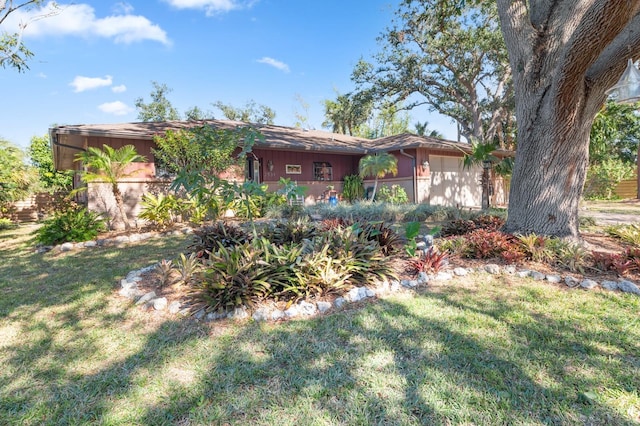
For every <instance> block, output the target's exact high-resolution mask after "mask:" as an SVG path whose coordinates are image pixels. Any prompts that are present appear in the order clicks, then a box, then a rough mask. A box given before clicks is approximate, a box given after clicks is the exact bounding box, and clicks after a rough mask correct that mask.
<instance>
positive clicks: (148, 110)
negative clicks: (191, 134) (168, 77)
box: [135, 81, 180, 121]
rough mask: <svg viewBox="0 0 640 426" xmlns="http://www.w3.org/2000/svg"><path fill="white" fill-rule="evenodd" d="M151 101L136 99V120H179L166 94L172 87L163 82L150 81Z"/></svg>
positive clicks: (176, 111) (178, 115)
mask: <svg viewBox="0 0 640 426" xmlns="http://www.w3.org/2000/svg"><path fill="white" fill-rule="evenodd" d="M151 84H152V85H153V90H152V91H151V94H150V96H151V102H150V103H148V104H147V103H145V102H144V99H143V98H138V99H136V102H135V106H136V109H137V110H138V120H140V121H169V120H180V114H179V113H178V110H177V109H175V108H174V107H173V105H171V102H170V101H169V99H167V94H168V93H170V92H171V90H172V89H170V88H169V87H167V85H166V84H164V83H158V82H157V81H152V82H151Z"/></svg>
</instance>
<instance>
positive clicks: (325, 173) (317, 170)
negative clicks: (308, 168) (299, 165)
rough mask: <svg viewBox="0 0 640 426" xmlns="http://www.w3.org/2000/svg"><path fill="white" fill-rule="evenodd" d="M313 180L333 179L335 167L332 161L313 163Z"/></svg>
mask: <svg viewBox="0 0 640 426" xmlns="http://www.w3.org/2000/svg"><path fill="white" fill-rule="evenodd" d="M313 180H333V167H331V164H330V163H327V162H322V163H313Z"/></svg>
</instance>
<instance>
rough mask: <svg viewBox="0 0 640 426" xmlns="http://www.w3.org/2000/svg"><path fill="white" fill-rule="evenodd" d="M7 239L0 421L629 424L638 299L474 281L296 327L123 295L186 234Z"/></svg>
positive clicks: (638, 339)
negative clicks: (175, 310)
mask: <svg viewBox="0 0 640 426" xmlns="http://www.w3.org/2000/svg"><path fill="white" fill-rule="evenodd" d="M28 232H29V230H28V229H26V228H19V229H17V230H9V231H3V232H0V363H1V365H2V369H0V424H11V425H13V424H20V425H41V424H52V425H57V424H99V425H162V424H167V425H173V424H185V425H186V424H191V425H208V424H233V425H247V424H258V425H260V424H264V425H270V424H278V425H337V424H338V425H339V424H345V425H346V424H349V425H351V424H353V425H368V424H394V425H420V424H436V425H437V424H477V425H485V424H491V425H495V424H505V425H506V424H508V425H525V424H526V425H538V424H540V425H542V424H545V425H546V424H558V425H573V424H575V425H582V424H598V425H599V424H608V425H631V424H638V422H640V390H639V386H640V381H639V380H638V377H640V321H639V315H638V313H639V312H640V298H639V297H637V296H633V295H626V294H620V293H613V292H599V291H595V292H587V291H580V290H573V291H569V290H564V289H562V288H560V287H554V286H551V285H547V284H541V283H539V282H535V281H533V280H519V279H516V278H513V277H494V276H488V275H477V276H472V277H471V278H465V280H464V281H463V280H456V281H453V282H450V283H448V284H446V285H440V286H437V287H434V288H431V289H429V290H426V291H424V292H421V293H419V294H416V295H415V296H408V295H397V296H393V297H389V298H385V299H382V300H378V301H376V302H371V303H367V304H365V305H364V307H362V308H358V309H355V308H354V309H348V310H346V311H343V312H339V313H336V314H333V315H330V316H325V317H320V318H316V319H313V320H300V321H290V322H286V323H278V324H273V323H266V324H265V323H260V324H257V323H254V322H251V321H248V322H243V323H234V322H218V323H212V324H201V323H196V322H193V321H191V320H188V319H180V318H177V317H173V316H169V315H164V316H163V315H157V314H154V313H152V312H142V311H141V310H140V309H138V308H136V307H134V306H132V305H131V304H130V303H129V302H127V301H126V300H124V299H122V298H119V297H117V295H116V294H115V293H116V290H117V285H118V281H119V279H120V278H122V277H124V275H126V273H127V272H128V271H129V270H132V269H136V268H140V267H143V266H146V265H149V264H151V263H153V262H156V261H158V260H159V259H162V258H173V257H175V256H176V254H177V253H178V252H179V251H180V250H182V249H183V248H184V247H185V245H186V243H187V241H188V239H189V237H170V238H166V239H162V240H147V241H145V242H141V243H137V244H131V245H129V246H126V247H120V248H96V249H87V250H83V251H76V252H70V253H57V254H56V253H46V254H44V255H42V254H35V253H34V252H33V250H32V248H31V247H30V246H29V244H28V240H29V238H30V236H29V234H28Z"/></svg>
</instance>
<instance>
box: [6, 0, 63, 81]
mask: <svg viewBox="0 0 640 426" xmlns="http://www.w3.org/2000/svg"><path fill="white" fill-rule="evenodd" d="M43 3H44V1H43V0H29V1H23V2H16V1H13V0H3V1H0V26H2V25H3V24H5V21H6V19H7V18H8V17H9V15H11V14H12V13H13V12H15V11H16V10H18V9H23V10H32V9H42V4H43ZM59 11H60V10H59V8H58V5H57V4H56V2H55V1H50V2H48V3H47V9H46V10H42V13H41V14H40V15H36V16H35V17H34V18H32V19H31V21H34V20H38V19H43V18H46V17H49V16H53V15H56V14H58V13H59ZM31 21H29V22H31ZM29 22H20V23H19V28H18V32H15V33H9V32H7V31H4V30H2V29H0V65H2V67H3V68H6V67H7V66H9V67H12V68H15V69H16V70H18V72H23V71H25V70H27V69H29V66H28V65H27V60H28V59H30V58H31V57H33V52H31V51H30V50H29V49H28V48H27V47H26V46H25V45H24V44H23V43H22V33H23V31H24V29H25V28H26V27H27V25H28V24H29Z"/></svg>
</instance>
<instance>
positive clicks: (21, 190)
mask: <svg viewBox="0 0 640 426" xmlns="http://www.w3.org/2000/svg"><path fill="white" fill-rule="evenodd" d="M0 164H1V165H2V166H1V167H0V216H1V215H2V214H3V213H5V212H6V209H7V208H8V206H9V204H10V203H12V202H13V201H18V200H20V199H22V198H24V197H26V196H27V195H29V193H30V192H31V190H32V188H34V186H35V185H36V184H37V181H38V174H37V172H36V171H35V169H34V168H33V167H30V166H28V165H27V164H26V163H25V154H24V152H23V151H22V150H21V149H20V148H19V147H17V146H15V145H14V144H12V143H11V142H9V141H6V140H3V139H0Z"/></svg>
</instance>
